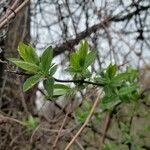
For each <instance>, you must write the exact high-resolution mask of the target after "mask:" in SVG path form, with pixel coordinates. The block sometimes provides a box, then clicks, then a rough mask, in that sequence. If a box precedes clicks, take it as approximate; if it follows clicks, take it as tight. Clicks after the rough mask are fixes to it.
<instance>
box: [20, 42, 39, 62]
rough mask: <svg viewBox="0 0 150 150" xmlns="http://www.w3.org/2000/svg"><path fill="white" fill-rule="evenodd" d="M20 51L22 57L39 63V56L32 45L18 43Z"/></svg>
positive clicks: (27, 60)
mask: <svg viewBox="0 0 150 150" xmlns="http://www.w3.org/2000/svg"><path fill="white" fill-rule="evenodd" d="M18 52H19V55H20V57H21V58H22V59H23V60H24V61H26V62H30V63H34V64H37V65H38V64H39V57H38V55H37V53H36V52H35V49H34V48H33V47H32V46H31V45H29V46H28V45H26V44H24V43H20V44H19V45H18Z"/></svg>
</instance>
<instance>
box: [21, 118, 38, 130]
mask: <svg viewBox="0 0 150 150" xmlns="http://www.w3.org/2000/svg"><path fill="white" fill-rule="evenodd" d="M24 123H25V125H26V126H27V128H28V129H29V130H33V129H35V128H36V127H37V125H38V120H37V118H34V117H32V116H31V115H30V116H29V117H28V119H27V120H25V121H24Z"/></svg>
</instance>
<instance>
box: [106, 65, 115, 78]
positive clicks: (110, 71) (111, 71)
mask: <svg viewBox="0 0 150 150" xmlns="http://www.w3.org/2000/svg"><path fill="white" fill-rule="evenodd" d="M116 72H117V65H112V64H110V65H109V66H108V67H107V70H106V74H107V76H108V77H109V78H112V77H114V76H115V74H116Z"/></svg>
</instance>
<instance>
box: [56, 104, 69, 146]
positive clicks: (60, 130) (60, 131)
mask: <svg viewBox="0 0 150 150" xmlns="http://www.w3.org/2000/svg"><path fill="white" fill-rule="evenodd" d="M70 108H71V104H70V106H69V109H70ZM69 112H70V111H69V110H68V111H67V113H66V115H65V118H64V120H63V122H62V125H61V127H60V129H59V132H58V135H57V137H56V139H55V141H54V144H53V148H55V147H56V144H57V142H58V139H59V137H60V134H61V133H62V130H63V127H64V124H65V122H66V120H67V117H68V114H69Z"/></svg>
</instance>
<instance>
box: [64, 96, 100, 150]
mask: <svg viewBox="0 0 150 150" xmlns="http://www.w3.org/2000/svg"><path fill="white" fill-rule="evenodd" d="M99 100H100V94H99V95H98V96H97V98H96V100H95V102H94V104H93V106H92V108H91V111H90V113H89V115H88V117H87V118H86V120H85V122H84V124H83V125H82V126H81V128H80V129H79V131H78V132H77V133H76V135H75V136H74V137H73V138H72V140H71V141H70V143H69V144H68V145H67V146H66V148H65V150H68V149H69V148H70V147H71V145H72V144H73V143H74V141H75V140H76V139H77V137H78V136H79V135H80V134H81V132H82V131H83V129H84V128H85V127H86V125H87V124H88V122H89V121H90V119H91V117H92V115H93V112H94V110H95V108H96V106H97V104H98V102H99Z"/></svg>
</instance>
